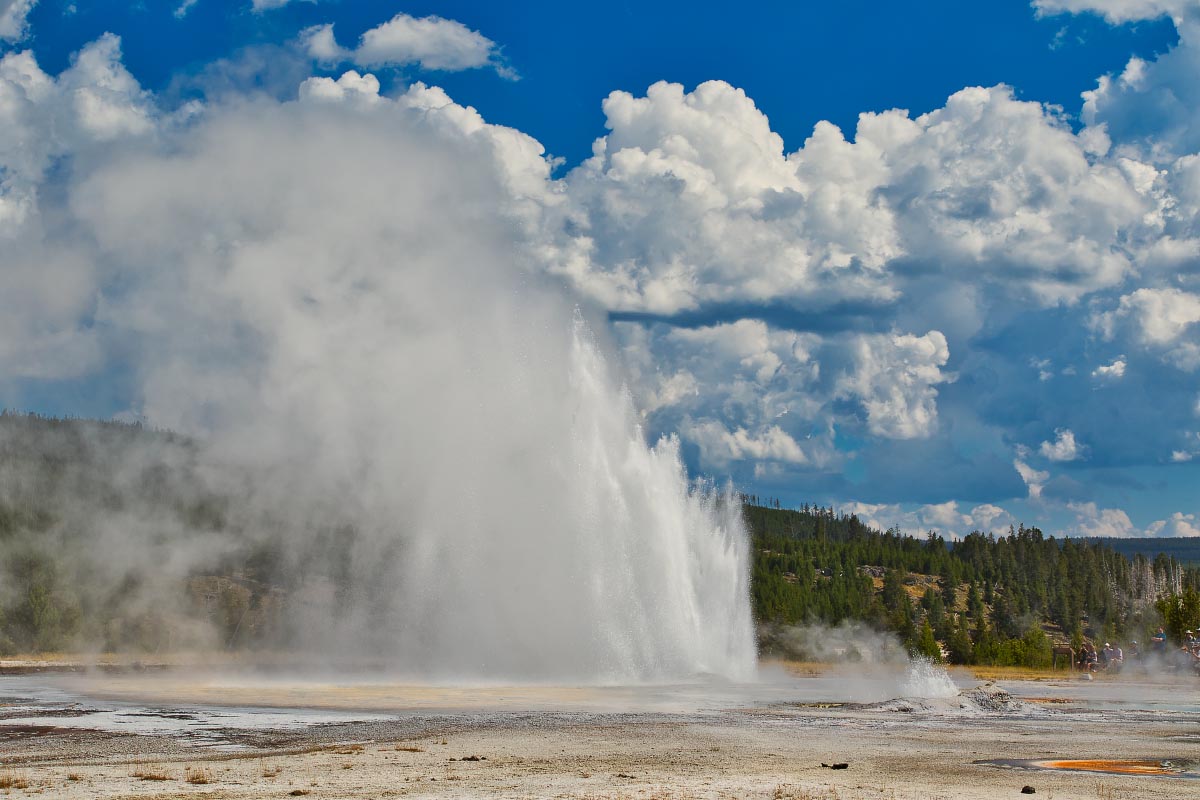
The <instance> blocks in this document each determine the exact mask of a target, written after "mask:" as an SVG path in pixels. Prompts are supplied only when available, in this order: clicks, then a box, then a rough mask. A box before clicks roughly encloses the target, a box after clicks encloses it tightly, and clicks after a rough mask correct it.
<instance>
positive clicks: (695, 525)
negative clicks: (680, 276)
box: [0, 37, 754, 681]
mask: <svg viewBox="0 0 1200 800" xmlns="http://www.w3.org/2000/svg"><path fill="white" fill-rule="evenodd" d="M117 48H118V43H117V41H116V39H115V37H107V38H106V39H104V40H102V41H101V42H100V43H98V44H97V45H93V46H92V47H90V48H88V49H87V50H85V51H84V52H83V53H81V54H80V56H79V57H78V58H77V59H76V64H75V66H74V67H72V70H71V71H68V73H65V74H64V75H63V76H62V77H60V78H59V79H57V81H55V80H53V79H50V78H47V77H46V76H44V75H43V74H42V73H41V72H40V70H37V68H36V64H35V63H33V61H32V58H31V57H30V56H28V55H27V54H22V55H17V56H9V57H7V58H6V59H5V60H4V62H3V66H4V69H5V70H7V72H5V71H2V70H0V76H5V75H7V76H10V77H9V78H8V82H7V83H5V84H3V85H4V86H5V87H14V86H15V87H16V88H15V89H11V88H10V91H13V92H15V93H19V96H20V97H21V98H22V102H24V104H25V105H24V106H23V107H24V108H27V109H28V111H29V113H28V115H27V117H22V118H21V119H25V120H26V122H25V123H24V124H27V125H29V126H30V129H31V130H38V128H37V126H39V125H45V126H46V130H62V131H65V133H64V134H63V135H66V136H79V137H84V138H82V139H80V141H83V142H84V144H86V145H87V147H89V148H100V147H103V148H104V149H103V157H96V158H93V159H80V160H79V161H78V162H77V163H76V164H75V165H74V169H73V170H72V172H71V173H70V174H69V176H68V177H67V179H66V180H65V183H64V184H63V185H62V186H61V187H59V188H60V190H61V191H60V192H59V193H57V196H56V199H53V200H52V199H48V198H47V197H45V196H43V195H40V194H39V193H38V192H37V191H36V188H37V185H38V183H39V181H42V180H43V178H44V176H45V172H46V170H45V163H46V162H47V161H48V160H49V159H50V158H52V157H53V155H52V154H50V153H48V154H46V155H45V156H43V157H42V159H41V160H39V161H35V162H32V163H31V164H30V165H29V166H28V167H27V168H26V171H25V172H24V173H17V178H18V179H21V178H24V179H25V180H26V181H27V182H28V184H29V186H30V187H31V188H30V190H29V192H28V194H27V195H25V196H26V197H27V198H28V203H29V206H28V211H27V214H26V216H25V218H24V219H21V220H15V221H14V223H13V227H12V229H11V236H12V238H11V241H13V242H15V251H16V252H17V253H18V254H20V253H22V252H25V253H28V254H29V255H28V262H26V261H23V260H21V257H20V256H19V255H18V256H17V257H16V258H15V260H14V257H13V256H12V255H9V254H11V253H12V252H13V250H12V249H10V250H7V251H6V256H5V261H6V270H5V273H4V274H5V276H6V279H7V280H9V281H17V282H18V285H19V281H29V280H33V277H32V276H33V275H35V274H37V273H38V271H39V270H41V269H44V267H42V266H39V264H40V263H41V262H40V261H39V259H40V258H41V256H42V255H43V254H45V253H56V252H57V251H58V250H59V249H61V248H63V247H66V245H61V244H57V243H58V242H62V241H69V242H71V243H77V244H78V246H77V248H71V249H68V251H67V252H65V253H62V254H60V258H61V259H62V261H63V263H64V264H65V266H64V267H62V269H72V270H75V271H76V272H77V274H78V275H79V276H81V277H83V278H85V281H84V283H83V285H84V286H85V287H86V291H85V292H84V296H83V297H80V298H78V299H72V298H71V297H70V296H68V298H67V301H65V302H67V303H68V305H69V307H68V308H66V309H64V312H63V315H62V316H63V318H64V323H63V325H62V326H61V327H60V329H58V330H53V331H51V335H50V336H49V341H46V342H42V343H37V344H36V347H37V348H40V350H37V351H36V352H40V353H42V354H43V355H45V354H46V353H47V352H48V351H50V349H51V348H59V349H61V350H62V351H64V352H68V353H69V352H74V350H73V349H72V348H76V349H79V352H80V355H79V356H78V357H77V360H78V361H79V362H84V363H77V364H76V368H77V370H78V371H79V372H85V371H86V370H87V368H88V367H89V366H91V365H92V364H93V363H95V361H98V360H100V359H110V360H111V359H116V358H120V359H123V363H125V364H127V365H128V367H129V368H130V369H131V370H132V371H133V373H134V375H135V376H136V378H135V379H136V383H137V385H138V386H140V387H141V389H140V402H139V404H138V407H137V408H135V409H133V411H134V412H136V413H137V414H138V415H139V416H142V417H144V418H146V419H149V420H150V421H152V422H153V423H154V424H156V425H159V426H163V427H167V428H170V429H172V430H176V431H180V432H184V433H186V434H189V435H192V436H194V437H195V440H196V441H197V442H199V443H201V450H200V451H199V455H198V458H199V462H200V463H199V466H198V468H197V474H198V475H199V476H201V477H202V478H203V480H204V481H205V488H206V489H207V490H210V491H212V492H213V493H214V494H215V495H217V496H221V497H232V498H236V501H237V502H236V503H235V504H234V505H233V506H232V507H231V508H230V509H229V512H228V513H230V514H232V515H233V516H234V517H235V519H234V520H232V522H233V526H232V527H233V528H235V529H237V530H240V531H242V532H244V533H245V534H246V535H248V536H250V537H256V536H259V537H262V538H264V539H266V538H272V539H273V541H275V542H276V543H277V544H280V545H281V546H282V548H283V550H284V558H285V561H286V559H287V558H288V557H291V558H292V559H293V560H298V559H300V558H301V556H302V555H306V554H310V553H312V552H313V550H314V548H315V547H316V545H317V544H318V543H320V542H324V543H325V545H324V546H325V547H326V550H327V552H328V554H329V559H330V564H328V565H326V572H332V571H335V568H336V569H337V570H341V571H342V572H343V573H345V574H348V575H350V576H352V578H353V579H352V580H349V581H344V582H342V583H341V584H340V585H339V588H338V591H337V592H336V594H335V596H333V597H330V598H328V602H320V601H319V597H318V599H317V601H314V602H313V603H311V604H309V605H308V606H306V607H305V609H304V614H305V617H304V619H303V620H301V621H300V622H301V624H300V630H299V632H298V635H299V636H300V637H301V639H302V640H303V643H306V644H309V645H311V646H314V647H320V648H321V649H322V650H324V651H326V652H339V653H351V652H358V653H371V654H376V655H380V656H383V657H385V658H386V659H387V662H388V663H389V664H390V665H391V666H392V667H393V668H395V669H400V670H407V671H411V672H413V673H416V674H424V675H433V676H438V677H448V676H462V677H481V676H485V677H517V678H529V677H539V678H560V679H571V680H614V681H617V680H623V681H627V680H646V679H665V678H678V677H681V676H686V675H690V674H695V673H718V674H723V675H728V676H731V677H745V676H746V675H747V674H748V673H749V671H750V670H751V669H752V668H753V664H754V646H753V638H752V630H751V621H750V614H749V588H748V579H749V576H748V569H747V558H748V554H747V541H746V535H745V531H744V529H743V527H742V523H741V519H740V510H739V508H738V507H737V504H736V503H734V502H733V501H732V500H731V501H730V502H724V501H723V500H721V499H720V498H719V497H718V496H717V495H716V493H713V492H707V493H706V492H700V491H693V490H691V489H689V485H688V481H687V477H686V475H685V473H684V470H683V467H682V465H681V462H680V460H679V457H678V453H677V444H676V443H675V442H674V441H673V440H671V439H664V440H663V441H661V442H660V443H659V444H658V445H657V446H656V447H653V448H651V447H648V446H647V445H646V443H645V441H644V439H643V434H642V431H641V429H640V427H639V424H638V422H639V418H638V415H637V414H636V412H635V410H634V407H633V404H632V402H631V400H630V398H629V397H628V396H627V394H626V393H625V392H624V391H623V390H622V389H621V387H620V385H619V383H618V382H617V380H616V379H615V377H614V376H613V375H612V374H611V371H610V368H609V367H608V365H607V360H606V357H605V356H604V351H605V349H606V348H605V345H604V343H603V342H602V341H598V340H596V339H595V338H594V336H593V335H592V334H591V333H590V332H589V331H590V327H589V325H588V324H587V323H586V322H585V320H584V317H585V316H586V314H585V313H584V312H579V311H575V310H573V308H574V301H573V300H572V299H571V298H570V297H568V296H567V295H566V294H565V293H563V292H562V291H561V290H560V289H557V288H555V287H554V286H553V285H551V284H550V283H549V282H548V281H547V280H546V279H545V278H544V277H541V274H540V273H539V272H538V271H536V270H535V269H533V268H532V266H531V260H530V257H529V254H528V251H527V239H528V236H527V226H528V221H529V212H528V207H527V205H526V204H524V203H523V202H522V201H521V200H518V199H514V198H519V197H520V196H521V195H522V188H523V187H526V186H532V187H539V186H544V185H545V183H546V180H547V176H548V171H549V167H548V165H547V164H546V162H545V161H544V160H543V159H542V157H541V149H540V147H539V146H538V145H537V143H536V142H534V141H533V140H531V139H529V138H528V137H525V136H524V135H522V134H519V133H517V132H515V131H511V130H508V129H502V128H493V127H491V126H487V125H485V124H484V123H482V121H481V120H479V118H478V116H477V115H475V114H474V112H472V111H470V110H469V109H464V108H462V107H460V106H457V105H454V104H453V103H451V102H450V101H449V99H448V98H446V96H445V94H444V93H442V92H440V90H436V89H428V88H426V87H424V86H420V85H418V86H416V87H413V88H412V89H411V90H410V91H409V92H408V93H406V94H404V95H402V96H400V97H399V98H397V99H394V100H393V99H384V98H381V97H379V95H378V82H377V81H375V80H374V78H372V77H371V76H366V77H363V76H358V75H357V74H348V75H346V76H343V77H342V78H341V79H340V80H339V81H331V80H327V79H313V80H312V81H310V82H308V83H306V84H305V86H304V87H302V89H301V91H300V96H301V99H300V100H298V101H294V102H287V103H279V102H275V101H272V100H266V99H261V98H260V99H258V100H254V101H247V102H242V103H239V104H236V105H232V106H229V107H222V106H219V105H217V106H211V107H208V108H206V109H203V110H197V111H195V115H194V116H192V117H191V118H187V117H173V118H165V117H163V116H162V115H161V114H160V113H158V112H157V111H155V110H154V109H153V107H152V106H150V105H149V104H148V102H147V98H146V97H145V96H144V95H143V94H142V93H141V92H140V90H139V89H138V87H137V85H136V82H133V81H132V79H130V78H129V77H128V74H127V73H125V72H124V71H123V70H121V69H120V68H119V63H118V58H119V51H118V49H117ZM14 73H15V75H16V77H15V78H13V77H11V76H12V75H13V74H14ZM76 74H81V75H91V76H96V80H95V81H93V82H92V84H89V85H88V86H86V87H77V88H74V90H73V91H70V92H66V91H65V87H67V86H68V85H69V82H70V81H73V80H75V75H76ZM88 92H91V94H90V95H88V94H87V93H88ZM81 98H82V99H81ZM81 104H82V105H81ZM55 119H64V120H68V121H70V122H71V125H69V126H62V127H61V129H58V128H56V127H55V126H54V125H53V120H55ZM47 120H49V121H47ZM118 138H120V139H121V141H115V140H116V139H118ZM131 140H136V142H137V145H138V146H137V147H128V146H126V143H127V142H129V141H131ZM56 146H58V142H57V141H56V140H54V139H53V138H50V139H49V143H48V144H47V147H56ZM63 147H64V148H65V147H66V145H63ZM78 151H79V152H81V153H86V152H88V151H87V150H86V149H85V148H84V147H82V146H81V147H79V148H78ZM97 152H98V151H97ZM16 188H17V189H20V188H21V185H19V184H18V185H17V186H16ZM57 197H61V198H62V199H61V200H59V199H57ZM30 293H31V294H33V295H35V296H38V297H42V296H46V297H54V296H55V295H54V293H53V292H41V291H37V292H34V291H31V292H30ZM79 306H88V307H89V308H90V310H91V312H90V318H87V319H85V320H84V321H83V322H82V323H80V322H76V324H78V325H79V327H78V329H72V328H71V326H70V325H69V324H68V323H67V320H71V321H75V320H78V318H79V317H80V316H82V314H81V312H80V309H79ZM50 319H51V320H53V319H54V318H53V317H50ZM28 322H29V325H30V326H31V328H32V327H36V324H39V323H42V322H43V318H42V317H41V316H40V315H36V316H33V317H31V318H30V319H29V320H28ZM18 338H28V337H18ZM75 340H79V341H82V342H83V344H82V345H79V344H76V343H75ZM18 356H19V358H18ZM22 358H23V359H25V360H26V361H28V362H32V360H33V356H32V355H31V354H30V353H28V352H24V353H18V354H11V355H10V361H13V362H14V363H22V362H21V361H20V359H22ZM111 529H112V530H114V531H116V530H126V531H128V532H129V533H128V536H129V540H128V541H126V542H125V544H124V546H123V548H122V549H126V548H128V549H137V544H136V542H140V541H146V542H152V541H157V540H159V539H161V537H162V536H164V535H169V532H164V531H163V530H162V529H161V528H156V527H155V526H154V525H153V524H128V525H114V526H111ZM156 537H157V538H156ZM179 538H181V539H186V537H185V536H181V537H179ZM115 550H116V548H114V551H115ZM197 551H200V552H197ZM224 552H226V547H225V543H221V545H220V546H213V547H210V548H204V547H201V546H200V544H199V543H197V546H196V547H195V548H193V549H192V550H191V551H189V550H186V549H184V550H180V551H179V554H180V555H179V560H180V561H181V562H183V563H178V564H174V565H171V564H163V565H162V571H163V573H164V574H172V575H181V574H186V573H187V571H188V568H189V567H194V566H195V565H197V564H203V563H205V562H206V560H207V561H209V562H211V561H212V560H214V559H215V558H216V557H218V556H219V555H221V554H222V553H224ZM289 567H293V568H298V565H297V564H287V563H285V564H284V568H285V569H286V568H289ZM319 594H320V593H319V592H316V593H315V595H314V594H313V593H310V595H313V596H317V595H319Z"/></svg>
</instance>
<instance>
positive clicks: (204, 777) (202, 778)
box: [183, 767, 213, 784]
mask: <svg viewBox="0 0 1200 800" xmlns="http://www.w3.org/2000/svg"><path fill="white" fill-rule="evenodd" d="M183 779H184V780H185V781H187V782H188V783H196V784H205V783H212V782H213V775H212V772H211V771H209V769H208V768H207V767H188V768H187V770H186V771H185V772H184V774H183Z"/></svg>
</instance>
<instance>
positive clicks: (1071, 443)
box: [1038, 428, 1084, 461]
mask: <svg viewBox="0 0 1200 800" xmlns="http://www.w3.org/2000/svg"><path fill="white" fill-rule="evenodd" d="M1038 452H1039V453H1041V454H1042V456H1043V457H1044V458H1048V459H1050V460H1051V461H1075V460H1077V459H1079V458H1082V457H1083V454H1084V448H1083V447H1082V446H1081V445H1080V444H1079V443H1078V442H1076V441H1075V434H1074V433H1072V432H1071V431H1070V430H1069V429H1067V428H1059V429H1058V430H1056V431H1055V432H1054V441H1053V442H1042V445H1041V447H1040V448H1038Z"/></svg>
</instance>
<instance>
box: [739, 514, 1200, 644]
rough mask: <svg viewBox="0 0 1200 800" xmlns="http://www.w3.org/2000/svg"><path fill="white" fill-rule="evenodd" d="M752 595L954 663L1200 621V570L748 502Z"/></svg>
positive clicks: (1098, 548)
mask: <svg viewBox="0 0 1200 800" xmlns="http://www.w3.org/2000/svg"><path fill="white" fill-rule="evenodd" d="M745 513H746V520H747V522H748V523H749V526H750V529H751V531H752V536H753V548H754V565H753V572H752V581H751V586H752V593H753V601H754V613H755V617H756V619H758V620H760V622H762V623H764V624H765V625H766V629H765V631H766V635H765V638H766V639H767V644H768V645H769V646H770V645H772V644H774V641H773V639H772V637H771V625H776V626H778V625H801V624H807V623H812V622H818V623H823V624H826V625H835V624H838V623H841V622H843V621H846V620H865V621H867V622H869V623H871V624H872V625H874V626H876V627H878V628H882V629H888V630H892V631H895V632H896V633H897V634H899V636H900V637H901V638H902V639H903V640H904V641H905V642H906V643H907V644H908V645H909V647H910V649H912V650H916V651H921V652H924V653H926V654H928V655H930V656H935V657H940V654H941V652H942V651H943V650H944V651H945V652H947V653H948V656H949V658H950V660H952V661H955V662H957V663H988V664H1027V665H1030V666H1039V665H1041V664H1042V663H1048V662H1049V661H1050V647H1051V643H1052V641H1054V640H1058V641H1062V642H1065V641H1066V640H1068V639H1073V640H1075V641H1076V642H1078V641H1079V640H1081V639H1082V638H1083V637H1090V638H1099V639H1105V640H1120V641H1129V640H1131V639H1140V640H1141V641H1146V639H1147V637H1148V633H1149V631H1150V630H1152V629H1153V628H1154V627H1156V626H1157V625H1159V624H1160V623H1165V624H1167V626H1168V628H1169V629H1171V630H1172V631H1173V632H1174V634H1175V635H1176V638H1179V637H1180V636H1182V634H1183V631H1184V630H1186V629H1188V628H1191V627H1195V626H1197V625H1200V604H1198V603H1197V602H1196V590H1197V589H1198V588H1200V570H1198V569H1196V568H1195V567H1185V566H1183V565H1181V564H1180V563H1179V562H1178V561H1177V560H1176V559H1174V558H1172V557H1170V556H1167V555H1162V554H1158V555H1156V556H1154V558H1153V559H1151V558H1148V557H1146V556H1144V555H1140V554H1138V555H1134V556H1133V557H1132V558H1129V557H1126V556H1123V555H1121V554H1119V553H1117V552H1116V551H1115V550H1113V549H1112V548H1111V547H1109V546H1108V545H1107V544H1106V543H1104V542H1097V541H1082V540H1080V541H1077V540H1071V539H1061V540H1058V539H1055V538H1054V537H1052V536H1046V535H1044V534H1043V533H1042V531H1040V530H1038V529H1037V528H1026V527H1024V526H1021V527H1018V528H1016V529H1014V530H1012V531H1011V532H1010V533H1009V534H1008V535H1007V536H1001V537H993V536H986V535H983V534H980V533H972V534H970V535H968V536H967V537H966V538H965V539H964V540H963V541H961V542H954V543H948V542H946V541H944V540H943V539H942V538H940V537H938V536H932V535H931V536H930V537H928V538H927V539H924V540H920V539H915V538H912V537H909V536H904V535H901V534H899V533H896V532H880V531H876V530H872V529H870V528H868V527H866V526H865V525H863V524H862V523H861V522H860V521H859V520H858V519H857V518H856V517H854V516H846V515H836V514H835V513H834V512H833V510H832V509H825V508H811V509H810V508H805V509H803V510H800V511H790V510H781V509H777V508H768V507H762V506H756V505H747V507H746V512H745Z"/></svg>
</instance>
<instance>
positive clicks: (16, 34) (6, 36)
mask: <svg viewBox="0 0 1200 800" xmlns="http://www.w3.org/2000/svg"><path fill="white" fill-rule="evenodd" d="M36 4H37V0H0V41H6V42H19V41H20V40H21V39H24V38H25V34H26V32H27V31H28V30H29V24H28V21H27V17H28V16H29V12H30V11H32V10H33V7H34V6H35V5H36Z"/></svg>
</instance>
